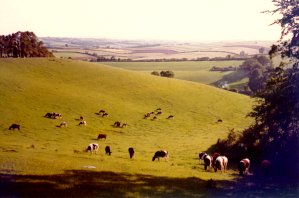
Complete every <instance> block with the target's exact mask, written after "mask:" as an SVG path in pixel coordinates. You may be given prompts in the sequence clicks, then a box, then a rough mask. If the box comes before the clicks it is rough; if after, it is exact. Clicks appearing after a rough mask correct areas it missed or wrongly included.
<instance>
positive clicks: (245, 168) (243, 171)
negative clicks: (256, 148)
mask: <svg viewBox="0 0 299 198" xmlns="http://www.w3.org/2000/svg"><path fill="white" fill-rule="evenodd" d="M249 167H250V160H249V159H248V158H245V159H242V160H241V161H240V162H239V167H238V169H239V173H240V175H248V174H249Z"/></svg>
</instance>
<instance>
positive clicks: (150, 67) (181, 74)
mask: <svg viewBox="0 0 299 198" xmlns="http://www.w3.org/2000/svg"><path fill="white" fill-rule="evenodd" d="M241 63H242V61H196V62H191V61H187V62H106V63H103V64H105V65H109V66H113V67H117V68H123V69H128V70H133V71H139V72H142V73H146V74H150V73H151V72H152V71H158V72H160V71H162V70H164V71H165V70H171V71H173V72H174V74H175V77H174V78H176V79H181V80H187V81H193V82H199V83H204V84H215V83H216V82H219V81H228V82H229V83H236V84H238V82H239V81H240V80H244V77H242V78H241V79H240V76H238V74H239V73H240V72H239V71H238V72H232V71H228V72H218V71H210V69H211V68H212V67H213V66H217V67H228V66H233V67H236V66H239V65H240V64H241ZM227 76H235V77H236V78H230V79H228V78H227ZM237 76H238V77H237ZM245 81H246V79H245Z"/></svg>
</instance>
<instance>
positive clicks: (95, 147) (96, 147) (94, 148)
mask: <svg viewBox="0 0 299 198" xmlns="http://www.w3.org/2000/svg"><path fill="white" fill-rule="evenodd" d="M98 150H99V145H98V144H97V143H91V144H89V145H88V147H87V149H86V152H90V154H92V153H93V152H94V153H95V154H97V152H98Z"/></svg>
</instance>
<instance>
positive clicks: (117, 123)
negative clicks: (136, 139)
mask: <svg viewBox="0 0 299 198" xmlns="http://www.w3.org/2000/svg"><path fill="white" fill-rule="evenodd" d="M113 126H114V127H120V126H121V123H120V122H119V121H116V122H114V124H113Z"/></svg>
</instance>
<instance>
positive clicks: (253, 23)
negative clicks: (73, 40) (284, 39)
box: [0, 0, 280, 41]
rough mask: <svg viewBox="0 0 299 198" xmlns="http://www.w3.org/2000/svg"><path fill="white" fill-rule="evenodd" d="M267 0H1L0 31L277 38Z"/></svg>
mask: <svg viewBox="0 0 299 198" xmlns="http://www.w3.org/2000/svg"><path fill="white" fill-rule="evenodd" d="M273 8H274V7H273V3H272V1H271V0H0V35H7V34H10V33H13V32H17V31H33V32H34V33H35V34H36V35H37V36H39V37H46V36H50V37H84V38H88V37H91V38H111V39H138V40H178V41H225V40H226V41H228V40H230V41H234V40H236V41H237V40H274V41H276V40H278V39H279V37H280V26H279V25H272V26H270V24H271V23H272V22H273V21H274V20H275V19H276V18H277V17H275V16H273V15H271V14H264V13H261V12H262V11H264V10H269V9H273Z"/></svg>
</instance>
